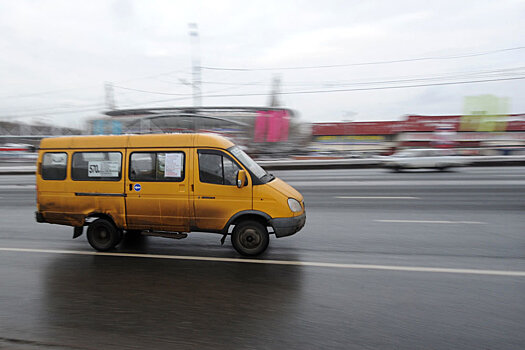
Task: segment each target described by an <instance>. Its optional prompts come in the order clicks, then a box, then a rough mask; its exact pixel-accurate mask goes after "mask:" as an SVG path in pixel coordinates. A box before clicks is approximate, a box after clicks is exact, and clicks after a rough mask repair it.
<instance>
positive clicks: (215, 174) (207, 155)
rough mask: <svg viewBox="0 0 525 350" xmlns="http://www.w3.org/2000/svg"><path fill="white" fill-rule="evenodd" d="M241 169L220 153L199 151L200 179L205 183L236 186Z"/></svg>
mask: <svg viewBox="0 0 525 350" xmlns="http://www.w3.org/2000/svg"><path fill="white" fill-rule="evenodd" d="M239 170H240V167H239V166H238V165H237V163H235V162H234V161H233V160H232V159H231V158H229V157H228V156H226V155H224V154H221V153H219V152H213V151H199V179H200V181H201V182H203V183H209V184H216V185H233V186H234V185H235V184H236V182H237V171H239Z"/></svg>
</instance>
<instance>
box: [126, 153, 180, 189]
mask: <svg viewBox="0 0 525 350" xmlns="http://www.w3.org/2000/svg"><path fill="white" fill-rule="evenodd" d="M135 153H142V154H144V153H150V154H151V153H153V154H155V162H154V163H155V169H154V170H155V180H142V179H138V180H137V179H132V178H131V165H132V163H131V156H132V155H133V154H135ZM159 153H182V173H181V177H180V178H177V177H173V179H178V180H167V179H166V176H164V179H161V180H158V179H157V165H158V154H159ZM128 164H129V165H128V180H129V181H132V182H173V183H178V182H184V181H185V180H186V152H184V151H179V150H177V151H133V152H131V153H130V154H129V158H128ZM164 164H166V163H164ZM165 171H166V168H164V172H165Z"/></svg>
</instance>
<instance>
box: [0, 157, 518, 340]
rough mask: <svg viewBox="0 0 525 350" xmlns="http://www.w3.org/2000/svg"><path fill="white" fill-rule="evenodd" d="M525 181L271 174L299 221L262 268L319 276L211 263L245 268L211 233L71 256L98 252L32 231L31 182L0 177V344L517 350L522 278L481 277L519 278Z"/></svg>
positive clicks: (450, 175) (478, 173)
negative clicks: (302, 220) (300, 201)
mask: <svg viewBox="0 0 525 350" xmlns="http://www.w3.org/2000/svg"><path fill="white" fill-rule="evenodd" d="M524 170H525V169H524V168H520V167H512V168H475V169H474V168H472V169H471V168H464V169H459V170H456V171H453V172H447V173H433V172H410V173H401V174H393V173H389V172H387V171H385V170H381V169H366V170H365V169H363V170H330V171H314V170H312V171H283V172H276V175H278V176H279V177H282V178H283V179H284V180H286V181H289V182H290V183H291V184H292V185H294V186H295V187H296V188H297V189H298V190H299V191H301V193H303V195H304V196H305V200H306V205H307V224H306V226H305V228H304V229H303V230H302V231H301V232H299V233H298V234H296V235H295V236H292V237H286V238H282V239H272V240H271V242H270V248H269V250H268V252H267V253H265V254H264V255H263V256H261V257H260V259H263V260H285V261H292V262H313V263H332V264H333V265H327V266H325V267H323V266H322V264H318V265H315V264H314V265H313V266H301V265H283V264H280V263H279V262H276V263H269V264H260V263H257V264H255V263H239V262H224V261H220V260H212V261H205V260H202V258H210V257H211V258H232V259H237V258H240V256H239V255H238V254H237V253H236V252H235V251H234V250H233V248H232V247H231V244H230V243H229V240H227V243H226V244H225V246H223V247H221V246H220V243H219V239H220V236H219V235H214V234H206V233H197V234H190V235H189V237H188V238H187V239H185V240H181V241H175V240H169V239H163V238H153V237H138V238H126V239H125V240H124V242H123V243H122V244H121V245H120V246H119V247H118V248H117V249H116V251H115V252H116V253H119V254H120V253H122V255H119V256H99V255H77V254H72V253H71V252H86V253H88V254H91V253H92V252H93V251H92V249H91V247H90V246H89V245H88V244H87V241H86V239H85V236H82V237H80V238H78V239H76V240H71V235H72V229H71V228H69V227H64V226H57V225H48V224H37V223H36V222H34V217H33V212H34V210H35V209H34V198H35V193H34V187H32V182H33V177H31V176H2V177H0V211H1V216H0V224H1V228H0V249H2V248H4V249H12V248H21V249H25V250H22V251H15V250H0V310H1V312H0V348H8V349H10V348H13V349H18V348H21V349H25V348H27V349H33V348H46V349H55V348H56V349H63V348H64V349H69V348H73V349H77V348H78V349H122V348H130V349H143V348H156V349H164V348H166V349H167V348H170V349H173V348H177V349H281V348H292V349H319V348H327V349H392V348H399V349H421V348H432V349H452V348H453V349H485V348H486V349H521V348H523V344H525V316H524V315H525V276H507V275H504V274H502V273H500V274H498V273H496V274H489V273H488V272H490V271H500V272H501V271H521V272H523V271H525V232H524V228H525V216H524V215H523V212H524V209H525V171H524ZM394 197H395V198H394ZM409 197H410V198H409ZM28 249H36V250H39V251H30V250H28ZM127 253H140V254H145V256H143V257H134V256H131V255H124V254H127ZM148 255H154V256H157V257H158V256H159V255H167V256H171V257H175V259H169V258H162V257H161V258H154V257H149V256H148ZM188 256H192V257H195V259H193V260H181V259H178V258H177V257H188ZM335 264H341V266H338V265H335ZM365 264H368V265H372V264H373V265H374V266H379V267H382V268H385V267H392V269H391V270H387V269H374V268H372V267H371V268H366V267H363V265H365ZM401 267H418V268H419V267H423V268H429V269H427V270H420V271H417V270H416V271H405V270H402V269H401ZM430 268H438V269H443V268H448V269H451V270H452V271H454V272H439V271H433V270H431V269H430ZM461 269H474V270H478V271H481V273H479V274H472V273H468V271H467V272H461V271H462V270H461Z"/></svg>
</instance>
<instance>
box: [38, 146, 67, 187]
mask: <svg viewBox="0 0 525 350" xmlns="http://www.w3.org/2000/svg"><path fill="white" fill-rule="evenodd" d="M46 154H65V155H66V164H65V166H64V167H65V169H64V170H65V172H64V178H61V179H46V178H45V177H44V157H45V156H46ZM68 161H69V154H68V153H67V152H44V154H43V155H42V162H41V163H40V177H42V180H44V181H64V180H66V179H67V163H68Z"/></svg>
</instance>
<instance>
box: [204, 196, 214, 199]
mask: <svg viewBox="0 0 525 350" xmlns="http://www.w3.org/2000/svg"><path fill="white" fill-rule="evenodd" d="M201 198H202V199H215V197H208V196H202V197H201Z"/></svg>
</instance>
